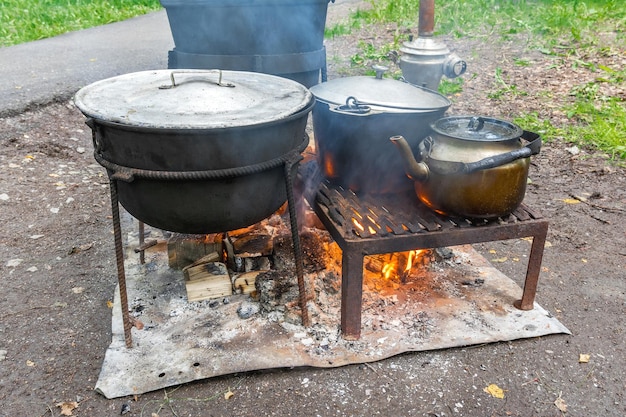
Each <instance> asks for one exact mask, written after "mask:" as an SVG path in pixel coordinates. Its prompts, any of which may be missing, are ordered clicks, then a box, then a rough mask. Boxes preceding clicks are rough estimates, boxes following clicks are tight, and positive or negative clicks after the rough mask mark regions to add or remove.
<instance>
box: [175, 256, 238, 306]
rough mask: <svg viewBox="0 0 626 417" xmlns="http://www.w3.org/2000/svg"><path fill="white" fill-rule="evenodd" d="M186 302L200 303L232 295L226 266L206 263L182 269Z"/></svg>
mask: <svg viewBox="0 0 626 417" xmlns="http://www.w3.org/2000/svg"><path fill="white" fill-rule="evenodd" d="M183 273H184V275H185V287H186V289H187V300H188V301H189V302H192V301H202V300H207V299H211V298H220V297H227V296H230V295H232V294H233V284H232V282H231V279H230V275H229V273H228V269H227V268H226V265H225V264H223V263H222V262H208V263H203V264H199V265H194V266H188V267H186V268H185V269H183Z"/></svg>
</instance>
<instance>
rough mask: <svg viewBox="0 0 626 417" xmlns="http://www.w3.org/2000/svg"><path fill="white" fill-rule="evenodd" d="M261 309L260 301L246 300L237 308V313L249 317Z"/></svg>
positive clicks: (242, 316) (241, 316) (245, 317)
mask: <svg viewBox="0 0 626 417" xmlns="http://www.w3.org/2000/svg"><path fill="white" fill-rule="evenodd" d="M259 310H260V307H259V304H258V303H251V302H244V303H242V304H241V305H240V306H239V308H238V309H237V314H238V315H239V317H240V318H242V319H244V320H245V319H249V318H250V317H252V316H254V315H255V314H256V313H258V312H259Z"/></svg>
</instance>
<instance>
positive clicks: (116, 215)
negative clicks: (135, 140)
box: [109, 179, 133, 348]
mask: <svg viewBox="0 0 626 417" xmlns="http://www.w3.org/2000/svg"><path fill="white" fill-rule="evenodd" d="M109 185H110V188H111V212H112V216H113V237H114V239H115V258H116V261H117V281H118V283H119V287H120V307H121V309H122V323H123V325H124V339H125V340H126V347H128V348H131V347H133V339H132V335H131V332H130V330H131V327H132V324H131V322H130V316H129V313H128V295H127V292H126V272H125V270H124V247H123V246H122V226H121V222H120V208H119V200H118V197H117V182H116V180H114V179H110V180H109Z"/></svg>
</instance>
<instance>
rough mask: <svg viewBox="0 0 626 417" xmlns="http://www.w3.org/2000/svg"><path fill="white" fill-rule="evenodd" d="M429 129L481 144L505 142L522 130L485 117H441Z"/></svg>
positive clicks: (518, 134) (502, 121)
mask: <svg viewBox="0 0 626 417" xmlns="http://www.w3.org/2000/svg"><path fill="white" fill-rule="evenodd" d="M430 127H431V128H432V129H433V130H434V131H435V132H436V133H439V134H441V135H445V136H449V137H453V138H456V139H463V140H472V141H482V142H506V141H508V140H512V139H517V138H519V137H520V136H522V133H523V130H522V128H521V127H519V126H517V125H515V124H513V123H510V122H506V121H504V120H499V119H494V118H492V117H485V116H449V117H443V118H441V119H438V120H436V121H435V122H434V123H432V124H431V125H430Z"/></svg>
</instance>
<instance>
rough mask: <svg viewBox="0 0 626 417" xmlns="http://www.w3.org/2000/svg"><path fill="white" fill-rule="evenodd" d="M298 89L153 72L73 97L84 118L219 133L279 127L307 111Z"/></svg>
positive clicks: (234, 76) (203, 73)
mask: <svg viewBox="0 0 626 417" xmlns="http://www.w3.org/2000/svg"><path fill="white" fill-rule="evenodd" d="M313 100H314V99H313V95H312V94H311V92H310V91H309V90H308V89H307V88H306V87H304V86H303V85H302V84H300V83H298V82H296V81H293V80H289V79H286V78H282V77H278V76H275V75H269V74H262V73H255V72H245V71H225V70H224V71H222V70H154V71H141V72H135V73H129V74H124V75H119V76H116V77H112V78H108V79H105V80H101V81H98V82H95V83H93V84H90V85H88V86H86V87H83V88H82V89H80V90H79V91H78V92H77V93H76V95H75V96H74V103H75V104H76V106H77V107H78V108H79V109H80V111H81V112H82V113H83V114H85V115H86V116H87V117H92V118H94V119H98V120H102V121H105V122H113V123H120V124H123V125H129V126H136V127H146V128H163V129H220V128H233V127H244V126H253V125H260V124H265V123H269V122H276V121H280V120H282V119H284V118H287V117H289V116H291V115H293V114H295V113H297V112H298V111H300V110H303V109H305V108H306V107H307V106H310V105H311V103H312V102H313Z"/></svg>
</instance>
